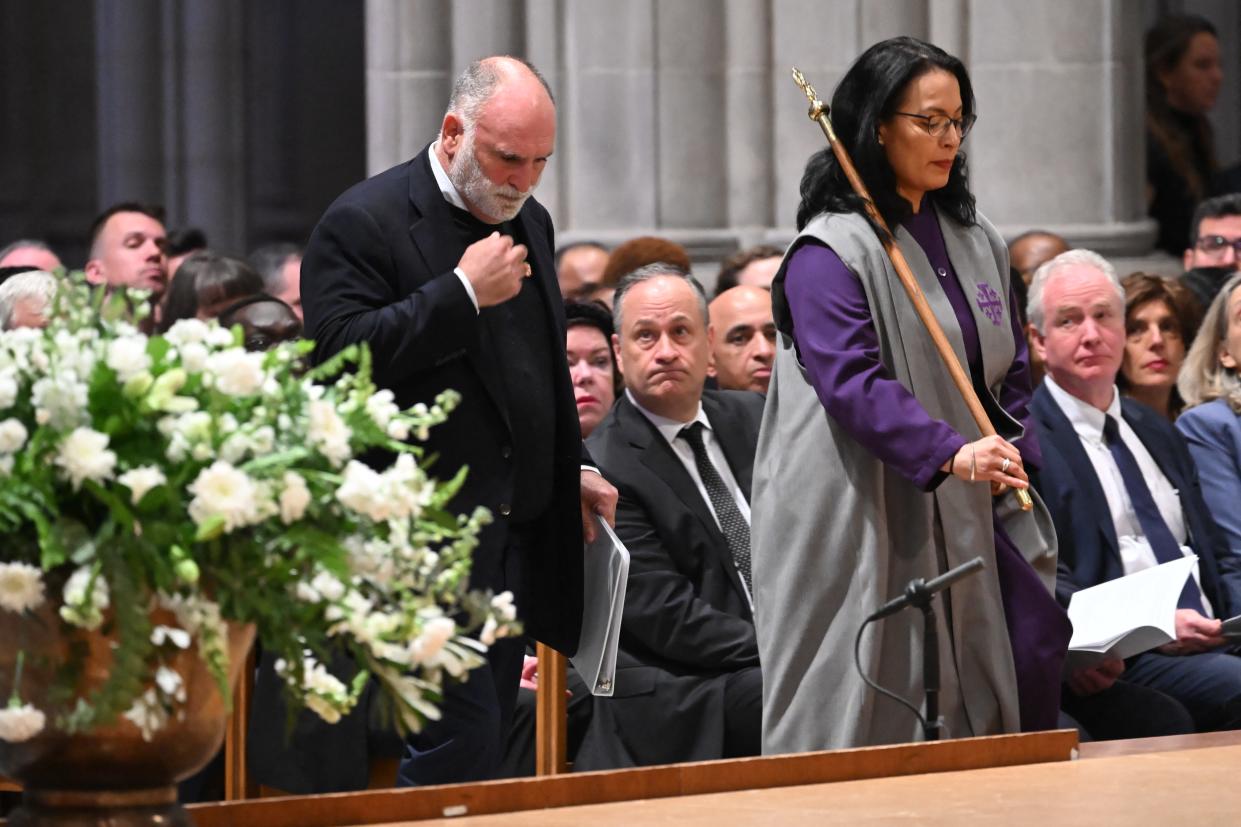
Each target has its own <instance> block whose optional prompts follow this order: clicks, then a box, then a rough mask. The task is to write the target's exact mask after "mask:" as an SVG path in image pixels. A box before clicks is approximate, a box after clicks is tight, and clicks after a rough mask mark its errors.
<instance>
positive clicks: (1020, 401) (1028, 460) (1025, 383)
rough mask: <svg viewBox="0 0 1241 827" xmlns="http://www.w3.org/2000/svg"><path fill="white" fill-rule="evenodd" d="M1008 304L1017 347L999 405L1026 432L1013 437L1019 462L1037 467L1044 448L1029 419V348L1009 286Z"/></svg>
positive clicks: (1001, 389)
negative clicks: (1018, 437)
mask: <svg viewBox="0 0 1241 827" xmlns="http://www.w3.org/2000/svg"><path fill="white" fill-rule="evenodd" d="M1014 278H1020V277H1019V276H1014ZM1008 307H1009V314H1008V315H1009V318H1011V319H1012V320H1013V344H1014V345H1016V348H1017V350H1016V354H1015V355H1014V356H1013V364H1012V365H1011V366H1010V367H1009V369H1008V375H1007V376H1005V377H1004V385H1003V386H1002V387H1001V388H1000V405H1001V406H1002V407H1003V408H1004V410H1005V411H1007V412H1008V415H1009V416H1011V417H1012V418H1013V419H1015V420H1017V421H1018V422H1020V423H1021V426H1022V427H1023V428H1025V435H1024V436H1023V437H1021V439H1018V440H1014V441H1013V446H1014V447H1016V449H1017V450H1018V451H1020V452H1021V463H1022V465H1024V466H1026V467H1027V468H1034V469H1035V470H1037V469H1039V468H1041V467H1042V465H1043V452H1042V450H1041V449H1040V448H1039V444H1038V436H1037V435H1036V434H1035V432H1034V422H1033V421H1031V419H1030V397H1031V396H1032V395H1033V388H1031V387H1030V349H1029V345H1028V344H1027V342H1026V333H1025V331H1024V330H1022V329H1021V319H1020V318H1019V317H1018V315H1017V314H1018V311H1017V294H1016V292H1015V291H1012V290H1010V291H1009V293H1008Z"/></svg>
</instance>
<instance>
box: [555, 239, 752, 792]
mask: <svg viewBox="0 0 1241 827" xmlns="http://www.w3.org/2000/svg"><path fill="white" fill-rule="evenodd" d="M612 313H613V322H614V324H615V333H614V334H613V336H612V342H613V349H614V350H615V352H616V361H617V362H618V364H619V366H620V370H621V373H622V374H623V375H624V377H625V393H624V394H623V395H622V396H621V397H620V399H618V400H617V403H616V405H615V406H614V407H613V408H612V410H611V412H610V413H609V414H608V416H607V417H606V418H605V419H604V420H603V422H602V423H600V424H599V426H598V427H597V428H596V429H595V430H594V431H593V432H592V433H591V435H590V439H589V440H588V442H587V445H588V446H589V447H590V452H591V456H592V457H594V459H595V461H596V462H598V464H599V470H601V471H602V472H603V474H604V476H605V477H607V479H608V481H609V482H611V483H612V484H613V485H615V486H616V488H617V490H618V491H619V492H620V497H619V501H618V503H617V507H616V534H617V536H618V537H619V538H620V540H621V541H622V542H623V543H624V544H625V546H626V547H627V548H628V549H629V553H630V555H631V558H630V564H629V586H628V591H627V593H626V595H625V608H624V617H623V620H622V622H621V630H620V651H619V653H618V654H617V661H616V665H617V669H616V682H615V691H614V694H613V696H612V697H611V698H596V699H595V710H594V716H593V720H592V722H591V727H590V730H589V731H588V732H587V735H586V738H585V739H584V740H583V742H582V746H581V749H580V750H579V751H578V754H577V761H576V763H575V765H574V766H575V767H576V768H578V769H605V768H607V769H611V768H616V767H624V766H634V765H647V764H667V763H672V762H676V761H708V760H712V759H716V758H738V757H742V756H746V755H757V754H758V753H759V749H760V738H759V733H760V724H761V721H762V675H761V673H760V671H759V663H758V642H757V639H756V638H755V634H754V612H753V604H752V601H751V599H750V595H751V591H750V480H751V478H752V476H753V471H754V453H755V450H756V448H757V445H758V429H759V424H760V422H761V421H762V416H763V397H762V396H760V395H759V394H757V393H753V392H751V391H723V390H722V391H711V390H709V391H704V390H703V380H704V379H705V378H706V375H707V365H708V363H709V362H710V359H711V336H712V332H711V328H710V325H709V311H708V307H707V300H706V296H705V295H704V294H703V292H702V287H701V286H700V285H699V284H698V282H696V281H695V280H694V279H693V277H692V276H690V275H689V274H688V273H687V272H686V271H685V270H682V269H681V268H679V267H677V266H676V265H673V264H666V263H662V262H661V263H656V264H648V265H646V266H645V267H641V268H639V269H638V270H635V271H634V272H632V273H630V274H629V275H627V276H625V277H624V278H622V279H621V281H620V284H619V285H618V286H617V288H616V299H615V304H614V306H613V310H612Z"/></svg>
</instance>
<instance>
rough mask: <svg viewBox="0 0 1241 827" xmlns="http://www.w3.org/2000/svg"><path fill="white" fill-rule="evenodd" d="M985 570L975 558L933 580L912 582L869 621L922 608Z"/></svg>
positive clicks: (919, 578) (981, 563)
mask: <svg viewBox="0 0 1241 827" xmlns="http://www.w3.org/2000/svg"><path fill="white" fill-rule="evenodd" d="M984 568H985V566H984V564H983V562H982V558H981V557H975V558H974V559H973V560H970V561H969V562H967V563H962V564H961V565H959V566H957V567H956V568H955V569H949V570H948V571H946V572H944V573H943V574H941V575H940V576H939V577H936V578H934V579H933V580H923V579H922V578H921V577H918V578H915V579H913V580H910V581H909V585H908V586H906V587H905V593H904V594H903V595H901V596H900V597H897V598H894V599H892V600H889V601H888V602H887V603H884V604H883V605H882V606H880V607H879V609H878V611H876V612H875V613H874V614H872V615H871V616H870V617H869V618H867V620H868V621H869V620H880V619H882V618H885V617H887V616H888V615H894V614H896V613H897V612H899V611H900V610H901V609H903V608H905V607H906V606H917V607H919V608H921V607H922V604H923V603H924V602H926V601H928V600H930V599H931V598H932V597H933V596H934V595H936V594H938V593H939V592H942V591H943V590H944V589H946V588H948V587H949V586H951V585H952V584H953V583H956V582H957V581H958V580H961V579H962V578H965V577H969V576H970V575H971V574H973V573H974V572H976V571H982V570H983V569H984Z"/></svg>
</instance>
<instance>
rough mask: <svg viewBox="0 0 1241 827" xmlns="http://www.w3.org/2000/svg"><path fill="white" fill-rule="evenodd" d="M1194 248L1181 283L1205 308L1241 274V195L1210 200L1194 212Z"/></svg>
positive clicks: (1188, 256)
mask: <svg viewBox="0 0 1241 827" xmlns="http://www.w3.org/2000/svg"><path fill="white" fill-rule="evenodd" d="M1191 229H1192V230H1193V233H1192V234H1191V236H1190V237H1191V238H1193V239H1194V242H1193V245H1192V246H1190V248H1189V249H1188V250H1186V251H1185V256H1184V264H1185V274H1184V275H1182V276H1181V283H1182V284H1184V285H1185V286H1186V287H1188V288H1189V289H1190V290H1191V291H1193V294H1194V296H1195V297H1196V298H1197V299H1198V301H1199V302H1201V303H1202V306H1203V308H1206V307H1207V306H1208V305H1210V303H1211V300H1212V299H1214V298H1215V294H1216V293H1218V292H1219V289H1220V287H1221V286H1222V285H1223V284H1224V282H1226V281H1228V279H1229V278H1230V277H1231V276H1232V275H1234V274H1235V273H1236V272H1237V271H1238V270H1241V193H1230V194H1228V195H1218V196H1216V197H1214V198H1208V199H1207V200H1205V201H1203V202H1202V203H1201V204H1199V205H1198V209H1196V210H1195V211H1194V222H1193V227H1192V228H1191Z"/></svg>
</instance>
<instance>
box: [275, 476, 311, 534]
mask: <svg viewBox="0 0 1241 827" xmlns="http://www.w3.org/2000/svg"><path fill="white" fill-rule="evenodd" d="M308 505H310V489H309V488H307V487H306V480H304V479H303V478H302V476H301V474H296V473H294V472H293V471H286V472H285V474H284V489H283V490H281V492H280V519H281V520H283V521H284V524H285V525H289V524H290V523H295V522H297V521H298V520H300V519H301V518H302V515H303V514H305V513H306V507H307V506H308Z"/></svg>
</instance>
